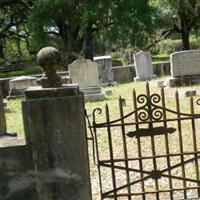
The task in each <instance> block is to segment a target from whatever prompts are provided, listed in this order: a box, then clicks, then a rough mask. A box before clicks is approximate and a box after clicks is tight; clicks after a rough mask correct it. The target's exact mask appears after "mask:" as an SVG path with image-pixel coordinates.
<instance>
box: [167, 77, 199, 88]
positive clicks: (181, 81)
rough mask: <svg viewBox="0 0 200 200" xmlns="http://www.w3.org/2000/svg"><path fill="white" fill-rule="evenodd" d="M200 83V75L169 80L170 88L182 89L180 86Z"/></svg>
mask: <svg viewBox="0 0 200 200" xmlns="http://www.w3.org/2000/svg"><path fill="white" fill-rule="evenodd" d="M199 83H200V75H199V76H184V77H176V78H174V77H170V78H169V79H168V80H167V85H168V86H169V87H180V86H188V85H194V84H199Z"/></svg>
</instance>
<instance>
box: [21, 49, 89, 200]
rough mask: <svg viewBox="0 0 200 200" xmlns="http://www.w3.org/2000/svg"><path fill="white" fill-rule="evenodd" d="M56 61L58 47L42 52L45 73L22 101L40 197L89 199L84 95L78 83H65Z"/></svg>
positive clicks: (62, 199)
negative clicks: (59, 74) (56, 71)
mask: <svg viewBox="0 0 200 200" xmlns="http://www.w3.org/2000/svg"><path fill="white" fill-rule="evenodd" d="M40 56H41V57H40ZM42 59H44V60H45V61H44V60H42ZM56 59H57V60H56ZM55 60H56V61H55ZM58 60H59V54H58V53H57V50H56V49H55V48H52V47H48V48H44V49H42V50H41V52H39V54H38V62H39V64H41V65H42V67H43V68H44V70H45V73H46V76H45V77H43V78H42V79H41V80H40V81H41V84H42V87H33V88H29V89H28V90H27V91H26V92H25V96H26V99H25V101H23V102H22V109H23V119H24V127H25V132H26V137H27V138H26V140H27V142H28V143H29V144H30V145H31V149H32V152H33V162H34V168H35V174H36V187H37V193H38V196H39V199H40V200H44V199H48V200H91V199H92V198H91V189H90V179H89V163H88V152H87V142H86V125H85V116H84V115H85V110H84V98H83V94H82V93H81V92H80V91H79V88H78V86H77V85H72V84H69V85H62V84H61V82H60V79H59V77H57V75H56V73H55V70H54V69H53V67H54V65H55V64H56V63H57V62H58ZM43 61H44V62H45V63H43ZM47 65H48V66H47ZM52 69H53V70H52Z"/></svg>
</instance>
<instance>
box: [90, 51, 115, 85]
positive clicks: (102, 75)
mask: <svg viewBox="0 0 200 200" xmlns="http://www.w3.org/2000/svg"><path fill="white" fill-rule="evenodd" d="M93 59H94V61H95V62H96V63H97V64H98V73H99V83H100V84H112V83H113V82H114V75H113V70H112V59H111V56H110V55H109V56H97V57H94V58H93Z"/></svg>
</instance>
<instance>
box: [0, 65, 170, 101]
mask: <svg viewBox="0 0 200 200" xmlns="http://www.w3.org/2000/svg"><path fill="white" fill-rule="evenodd" d="M112 69H113V74H114V81H115V82H117V83H129V82H132V81H133V78H134V77H135V76H136V73H135V67H134V65H127V66H118V67H113V68H112ZM153 71H154V74H156V75H157V76H166V75H170V62H169V61H166V62H162V63H153ZM58 74H60V75H61V76H66V75H69V73H68V72H67V71H66V72H59V73H58ZM33 76H34V77H41V76H42V74H38V75H33ZM13 78H16V77H11V78H2V79H0V87H1V88H2V92H3V97H4V98H5V97H7V96H8V92H9V90H10V87H9V80H11V79H13Z"/></svg>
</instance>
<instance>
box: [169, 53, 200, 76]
mask: <svg viewBox="0 0 200 200" xmlns="http://www.w3.org/2000/svg"><path fill="white" fill-rule="evenodd" d="M170 62H171V75H172V77H180V76H192V75H200V50H188V51H180V52H176V53H172V54H171V55H170Z"/></svg>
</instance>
